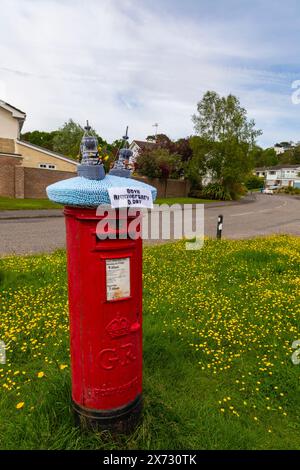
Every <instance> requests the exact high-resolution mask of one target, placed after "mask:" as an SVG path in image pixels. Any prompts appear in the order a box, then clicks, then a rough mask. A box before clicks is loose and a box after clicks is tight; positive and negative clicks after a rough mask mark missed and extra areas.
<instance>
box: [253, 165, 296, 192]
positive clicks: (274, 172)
mask: <svg viewBox="0 0 300 470" xmlns="http://www.w3.org/2000/svg"><path fill="white" fill-rule="evenodd" d="M254 174H255V175H256V176H260V177H263V178H264V179H265V186H266V187H270V186H274V185H276V186H279V187H287V186H293V187H295V188H296V187H298V188H300V164H299V165H288V164H282V165H276V166H270V167H262V168H256V169H255V171H254Z"/></svg>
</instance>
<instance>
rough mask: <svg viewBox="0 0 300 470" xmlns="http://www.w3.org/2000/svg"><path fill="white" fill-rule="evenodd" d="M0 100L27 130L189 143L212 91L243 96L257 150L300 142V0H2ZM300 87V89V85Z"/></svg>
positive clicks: (0, 14) (0, 11)
mask: <svg viewBox="0 0 300 470" xmlns="http://www.w3.org/2000/svg"><path fill="white" fill-rule="evenodd" d="M0 7H1V8H0V99H3V100H5V101H7V102H9V103H10V104H12V105H14V106H16V107H17V108H20V109H22V110H24V111H25V112H26V113H27V120H26V124H25V126H24V131H28V130H34V129H39V130H53V129H56V128H57V127H59V126H61V125H62V124H63V122H65V121H66V120H68V119H69V118H73V119H74V120H75V121H78V122H80V123H84V122H85V120H86V119H89V120H90V122H91V124H92V125H93V127H94V128H96V130H97V131H98V133H99V134H100V135H101V136H103V137H104V138H106V139H107V140H108V141H112V140H114V139H116V138H119V137H120V136H121V135H122V134H123V133H124V129H125V126H126V125H129V135H130V138H131V139H133V138H139V139H143V138H145V137H146V136H147V135H149V134H151V133H153V132H154V128H153V127H152V125H153V124H154V123H155V122H157V123H158V124H159V128H158V130H159V132H164V133H166V134H168V135H169V136H170V137H171V138H179V137H185V136H188V135H191V134H192V133H193V125H192V122H191V115H192V114H193V112H195V109H196V103H197V101H199V100H200V99H201V97H202V95H203V93H204V92H205V91H206V90H208V89H209V90H216V91H217V92H219V93H220V94H228V93H233V94H235V95H237V96H238V97H239V98H240V100H241V103H242V105H243V106H244V107H245V108H246V109H247V111H248V116H249V117H250V118H254V119H255V121H256V123H257V127H258V128H261V129H262V130H263V136H262V137H260V139H259V143H260V144H261V145H263V146H264V147H265V146H271V145H273V143H274V142H276V141H281V140H296V141H298V140H300V104H293V102H292V99H291V97H292V93H293V91H295V90H293V89H292V83H293V81H294V80H300V40H299V39H300V38H299V36H300V3H299V0H286V1H282V0H280V1H279V0H278V1H277V0H261V1H259V0H252V1H248V0H247V1H245V0H151V1H150V0H84V1H79V0H0ZM299 85H300V82H299Z"/></svg>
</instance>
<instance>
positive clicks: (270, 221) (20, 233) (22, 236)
mask: <svg viewBox="0 0 300 470" xmlns="http://www.w3.org/2000/svg"><path fill="white" fill-rule="evenodd" d="M190 214H192V212H191V211H190ZM218 214H223V216H224V224H223V236H224V237H225V238H233V239H234V238H249V237H254V236H259V235H266V234H273V233H289V234H293V235H300V199H292V198H289V197H286V196H277V195H276V196H275V195H274V196H270V195H265V194H256V200H255V201H254V202H251V203H248V204H238V205H233V206H229V205H227V206H223V207H209V205H207V206H206V207H205V235H207V236H211V237H215V234H216V221H217V216H218ZM190 217H192V215H191V216H190ZM146 243H148V242H146ZM64 246H65V226H64V219H63V217H49V218H38V217H37V218H33V219H32V218H27V219H25V218H23V219H22V218H20V219H15V220H14V219H11V220H8V219H2V220H1V219H0V255H7V254H13V253H16V254H23V253H41V252H51V251H53V250H55V249H56V248H63V247H64Z"/></svg>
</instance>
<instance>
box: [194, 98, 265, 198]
mask: <svg viewBox="0 0 300 470" xmlns="http://www.w3.org/2000/svg"><path fill="white" fill-rule="evenodd" d="M192 120H193V123H194V126H195V131H196V133H197V134H198V136H199V137H194V138H192V139H191V141H190V145H191V147H192V149H193V158H192V159H191V161H190V162H189V164H188V168H187V172H188V173H189V175H190V176H191V178H192V182H193V183H195V179H198V185H201V180H202V179H203V178H202V176H203V175H206V176H207V175H209V177H210V179H211V182H212V183H218V184H222V186H223V188H224V189H225V191H226V192H228V193H229V194H230V196H231V197H232V198H236V197H237V196H238V194H239V193H240V192H241V191H242V185H243V183H244V181H245V179H246V177H247V175H249V172H250V171H251V169H252V168H253V167H254V159H253V155H252V153H251V151H252V149H253V147H254V145H255V139H256V138H257V137H258V136H259V135H260V134H261V131H260V130H256V129H255V123H254V121H253V120H248V118H247V112H246V110H245V109H244V108H243V107H242V106H241V104H240V101H239V99H238V98H237V97H235V96H233V95H231V94H230V95H228V96H225V97H224V96H220V95H218V93H216V92H215V91H207V92H206V93H205V94H204V96H203V98H202V100H201V101H199V103H198V104H197V113H196V114H194V115H193V116H192ZM197 139H198V140H197ZM197 173H198V175H197Z"/></svg>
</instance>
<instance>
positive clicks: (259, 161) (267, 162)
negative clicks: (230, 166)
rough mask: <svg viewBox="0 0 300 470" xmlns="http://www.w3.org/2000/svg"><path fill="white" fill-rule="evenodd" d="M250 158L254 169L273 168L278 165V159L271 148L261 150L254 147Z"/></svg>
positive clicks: (256, 146)
mask: <svg viewBox="0 0 300 470" xmlns="http://www.w3.org/2000/svg"><path fill="white" fill-rule="evenodd" d="M251 156H252V158H253V162H254V166H255V167H264V166H274V165H277V164H278V163H279V158H278V156H277V154H276V152H275V150H274V149H273V148H267V149H262V148H261V147H259V146H258V145H254V146H253V148H252V150H251Z"/></svg>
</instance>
